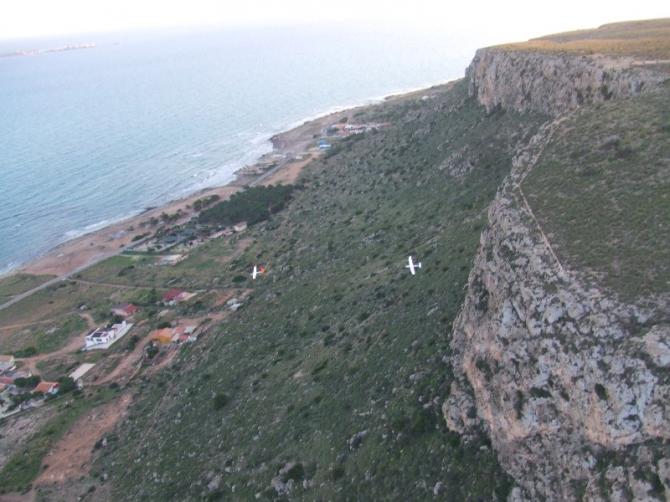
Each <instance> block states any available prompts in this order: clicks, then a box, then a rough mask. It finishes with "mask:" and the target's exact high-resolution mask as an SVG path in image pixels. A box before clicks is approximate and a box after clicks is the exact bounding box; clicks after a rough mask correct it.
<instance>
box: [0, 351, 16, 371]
mask: <svg viewBox="0 0 670 502" xmlns="http://www.w3.org/2000/svg"><path fill="white" fill-rule="evenodd" d="M14 368H16V361H15V360H14V356H4V355H1V356H0V372H4V371H12V370H13V369H14Z"/></svg>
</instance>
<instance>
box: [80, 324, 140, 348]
mask: <svg viewBox="0 0 670 502" xmlns="http://www.w3.org/2000/svg"><path fill="white" fill-rule="evenodd" d="M132 327H133V324H132V323H129V322H126V321H123V322H122V323H120V324H114V325H112V327H111V328H97V329H95V330H94V331H92V332H91V333H89V334H88V335H86V346H85V347H84V350H97V349H108V348H109V347H111V346H112V344H113V343H114V342H116V341H117V340H118V339H120V338H121V337H123V336H124V335H125V334H126V333H128V331H130V328H132Z"/></svg>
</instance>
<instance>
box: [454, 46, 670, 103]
mask: <svg viewBox="0 0 670 502" xmlns="http://www.w3.org/2000/svg"><path fill="white" fill-rule="evenodd" d="M651 63H652V62H649V61H639V60H637V59H635V58H632V57H611V56H603V55H588V56H576V55H569V54H560V53H555V54H553V53H549V54H547V53H539V52H531V51H527V52H524V51H508V50H505V49H502V48H495V47H493V48H487V49H479V50H478V51H477V53H476V54H475V57H474V59H473V60H472V63H471V64H470V66H469V67H468V69H467V70H466V78H467V79H468V81H469V93H470V95H471V96H474V97H476V98H477V100H478V101H479V102H480V103H481V104H482V105H484V106H485V107H486V109H487V110H489V111H491V110H493V109H494V108H496V107H501V108H505V109H513V110H517V111H531V110H532V111H536V112H541V113H546V114H548V115H552V116H555V115H558V114H560V113H562V112H564V111H566V110H568V109H573V108H576V107H578V106H580V105H582V104H585V103H596V102H602V101H607V100H610V99H617V98H624V97H628V96H635V95H637V94H639V93H641V92H643V91H644V90H646V89H649V88H653V87H654V86H656V85H658V84H659V83H660V82H663V81H664V80H666V79H667V78H668V76H667V73H665V72H663V71H661V70H659V69H657V68H656V67H655V65H653V64H651Z"/></svg>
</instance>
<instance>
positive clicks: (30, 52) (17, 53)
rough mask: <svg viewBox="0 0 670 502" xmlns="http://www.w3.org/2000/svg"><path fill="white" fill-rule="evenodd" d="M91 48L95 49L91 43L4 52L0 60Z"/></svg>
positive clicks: (0, 55)
mask: <svg viewBox="0 0 670 502" xmlns="http://www.w3.org/2000/svg"><path fill="white" fill-rule="evenodd" d="M93 48H95V44H93V43H89V44H78V45H64V46H62V47H54V48H51V49H27V50H20V51H15V52H6V53H4V54H0V58H11V57H17V56H39V55H40V54H48V53H50V52H66V51H76V50H79V49H93Z"/></svg>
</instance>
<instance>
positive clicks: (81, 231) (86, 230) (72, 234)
mask: <svg viewBox="0 0 670 502" xmlns="http://www.w3.org/2000/svg"><path fill="white" fill-rule="evenodd" d="M141 212H142V211H139V210H135V211H131V212H128V213H126V214H124V215H123V216H118V217H115V218H107V219H104V220H101V221H98V222H96V223H92V224H90V225H86V226H85V227H83V228H77V229H74V230H68V231H67V232H65V233H64V234H63V239H62V240H61V241H60V242H59V243H58V244H62V243H64V242H67V241H71V240H73V239H76V238H78V237H81V236H82V235H86V234H90V233H93V232H96V231H98V230H100V229H103V228H105V227H108V226H110V225H114V224H115V223H119V222H121V221H124V220H127V219H130V218H132V217H133V216H137V215H138V214H140V213H141Z"/></svg>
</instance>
